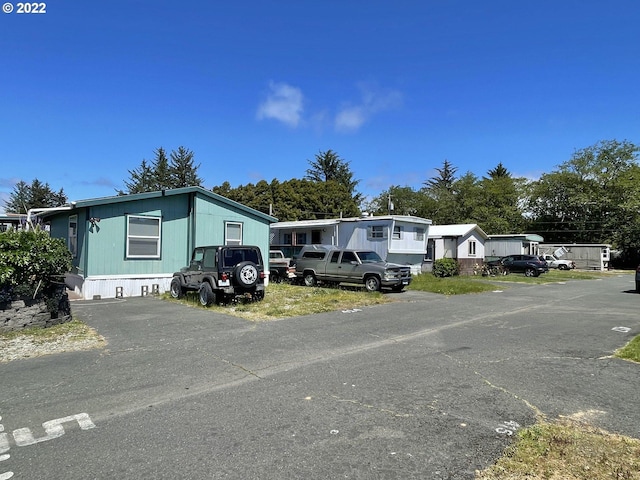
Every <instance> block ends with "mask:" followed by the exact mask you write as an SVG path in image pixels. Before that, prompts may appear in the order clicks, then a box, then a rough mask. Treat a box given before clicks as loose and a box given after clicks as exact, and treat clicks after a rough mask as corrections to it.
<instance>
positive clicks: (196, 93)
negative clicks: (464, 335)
mask: <svg viewBox="0 0 640 480" xmlns="http://www.w3.org/2000/svg"><path fill="white" fill-rule="evenodd" d="M2 3H5V5H3V10H6V9H7V7H6V2H4V1H3V2H2ZM10 3H11V4H12V6H13V7H14V11H13V12H12V13H0V166H1V168H0V211H2V210H3V204H4V202H3V201H2V200H4V199H6V198H8V195H9V194H10V193H11V192H12V191H13V188H14V185H15V183H16V182H17V181H19V180H24V181H26V182H27V183H31V181H32V180H33V179H35V178H37V179H39V180H41V181H43V182H47V183H49V185H50V186H51V188H52V189H54V190H56V191H57V190H59V189H60V188H63V189H64V191H65V193H66V194H67V196H68V197H69V200H70V201H71V200H81V199H88V198H96V197H102V196H110V195H113V194H115V192H116V189H121V188H124V180H127V179H128V178H129V174H128V170H131V169H134V168H137V167H138V166H139V165H140V162H141V161H142V160H143V159H147V160H151V159H153V156H154V153H153V152H154V150H155V149H156V148H158V147H160V146H162V147H164V148H165V149H166V150H168V151H171V150H173V149H177V148H178V147H179V146H185V147H187V148H189V149H191V150H192V151H193V152H194V153H195V160H196V163H198V164H200V168H199V170H198V172H199V174H200V177H202V178H203V179H204V186H205V187H206V188H211V187H213V186H215V185H220V184H222V183H223V182H224V181H228V182H229V183H230V184H231V185H232V186H233V187H236V186H238V185H244V184H247V183H256V182H258V181H259V180H262V179H264V180H267V181H271V180H272V179H274V178H277V179H278V180H281V181H284V180H288V179H291V178H303V177H304V175H305V172H306V170H307V168H309V163H308V160H312V159H313V158H314V156H315V155H316V154H317V153H318V152H320V151H325V150H328V149H332V150H334V151H335V152H337V153H338V154H339V155H340V156H341V157H342V158H343V159H344V160H345V161H347V162H350V167H351V169H352V171H353V172H354V177H355V178H356V179H359V180H360V184H359V186H358V190H359V191H360V192H362V193H364V194H365V195H374V196H375V195H377V194H379V193H380V192H382V191H383V190H385V189H387V188H388V187H389V186H391V185H400V186H411V187H414V188H420V187H421V186H422V183H423V182H424V181H426V180H427V179H429V178H430V177H432V176H434V175H435V174H436V172H435V170H434V168H436V167H441V166H442V162H443V161H444V160H445V159H448V160H449V161H450V162H451V163H452V164H453V165H454V166H455V167H456V168H458V174H462V173H465V172H467V171H470V172H473V173H475V174H476V175H478V176H482V175H484V174H486V172H487V171H488V170H489V169H491V168H494V167H495V166H496V165H497V164H498V163H499V162H502V164H503V165H505V166H506V167H507V169H508V170H509V171H510V172H511V173H512V174H514V175H517V176H526V177H529V178H536V177H538V176H539V175H540V174H541V173H544V172H547V171H550V170H552V169H554V168H555V167H556V166H557V165H558V164H560V163H561V162H563V161H565V160H567V159H569V158H570V157H571V155H572V154H573V153H574V151H575V150H577V149H581V148H584V147H588V146H591V145H593V144H595V143H597V142H598V141H600V140H611V139H617V140H620V141H622V140H628V141H631V142H633V143H636V144H638V143H640V128H639V127H640V94H639V85H640V75H639V73H640V29H639V28H638V25H639V23H640V3H639V2H637V1H635V0H628V1H622V0H610V1H607V2H603V1H600V0H598V1H595V0H560V1H558V0H554V1H547V0H537V1H535V2H517V1H513V0H504V1H503V0H500V1H493V0H483V1H476V0H465V1H462V0H451V1H446V0H437V1H434V0H422V1H419V0H413V1H403V0H395V1H378V0H367V1H364V0H362V1H360V0H337V1H336V0H322V1H312V0H281V1H276V0H273V1H269V0H262V1H257V0H245V1H242V0H241V1H238V2H228V1H225V2H222V1H198V2H196V1H191V2H188V1H187V2H176V1H171V2H169V1H166V0H153V1H151V0H128V1H122V0H110V1H102V2H88V1H86V0H84V1H78V0H66V1H59V0H57V1H51V2H46V13H44V14H18V13H16V10H17V8H18V6H17V2H10Z"/></svg>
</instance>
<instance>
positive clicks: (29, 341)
mask: <svg viewBox="0 0 640 480" xmlns="http://www.w3.org/2000/svg"><path fill="white" fill-rule="evenodd" d="M106 344H107V342H106V340H105V339H104V337H102V336H101V335H99V334H98V332H96V331H95V330H94V329H93V328H91V327H89V326H88V325H86V324H84V323H82V322H80V321H78V320H72V321H71V322H66V323H61V324H58V325H53V326H52V327H48V328H36V327H33V328H26V329H24V330H17V331H12V332H3V333H0V363H2V362H10V361H12V360H19V359H23V358H32V357H41V356H43V355H50V354H54V353H60V352H75V351H79V350H90V349H93V348H102V347H104V346H105V345H106Z"/></svg>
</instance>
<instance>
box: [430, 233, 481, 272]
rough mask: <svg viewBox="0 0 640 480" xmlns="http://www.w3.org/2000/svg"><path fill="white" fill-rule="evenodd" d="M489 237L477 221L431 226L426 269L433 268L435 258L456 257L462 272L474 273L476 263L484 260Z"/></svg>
mask: <svg viewBox="0 0 640 480" xmlns="http://www.w3.org/2000/svg"><path fill="white" fill-rule="evenodd" d="M487 238H489V237H488V235H487V234H486V233H485V232H484V231H483V230H482V229H481V228H480V227H479V226H478V225H477V224H475V223H465V224H454V225H432V226H431V228H429V243H428V247H427V252H428V253H427V261H426V262H425V270H427V271H429V270H431V267H432V265H433V261H435V260H438V259H441V258H455V259H456V260H457V261H458V264H459V266H460V273H465V274H471V273H473V272H474V269H475V268H476V265H481V264H482V262H483V260H484V252H485V242H486V240H487Z"/></svg>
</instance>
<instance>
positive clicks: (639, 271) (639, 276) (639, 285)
mask: <svg viewBox="0 0 640 480" xmlns="http://www.w3.org/2000/svg"><path fill="white" fill-rule="evenodd" d="M636 292H637V293H640V265H638V268H636Z"/></svg>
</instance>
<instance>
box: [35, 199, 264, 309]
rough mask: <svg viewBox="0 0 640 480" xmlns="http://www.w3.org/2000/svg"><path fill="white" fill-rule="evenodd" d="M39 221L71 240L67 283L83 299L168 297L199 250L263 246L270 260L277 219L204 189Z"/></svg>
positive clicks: (94, 203) (80, 204) (79, 208)
mask: <svg viewBox="0 0 640 480" xmlns="http://www.w3.org/2000/svg"><path fill="white" fill-rule="evenodd" d="M39 216H40V217H41V218H42V219H43V220H45V221H46V222H47V223H49V224H50V231H51V236H52V237H56V238H62V239H64V240H65V242H66V243H67V245H68V247H69V250H70V251H71V254H72V257H73V272H71V273H70V274H69V275H68V276H67V284H68V285H69V286H70V287H71V288H73V289H74V290H75V291H76V293H78V294H79V295H80V296H81V297H82V298H84V299H92V298H114V297H119V296H123V297H127V296H140V295H144V294H146V293H152V292H157V293H162V292H164V291H166V290H168V288H169V283H170V281H171V276H172V274H173V272H175V271H177V270H179V269H180V268H182V267H184V266H185V265H187V264H188V263H189V259H190V255H191V251H192V250H193V248H194V247H196V246H203V245H225V244H226V245H240V244H242V245H257V246H258V247H260V250H261V251H262V252H263V257H266V258H268V250H269V227H270V225H271V223H273V222H276V221H277V220H276V219H275V218H273V217H271V216H269V215H267V214H264V213H262V212H259V211H257V210H254V209H252V208H249V207H246V206H244V205H242V204H240V203H237V202H234V201H232V200H229V199H227V198H225V197H223V196H221V195H218V194H215V193H213V192H211V191H209V190H206V189H204V188H201V187H186V188H177V189H172V190H163V191H157V192H149V193H140V194H133V195H120V196H113V197H105V198H98V199H92V200H78V201H76V202H71V203H70V204H68V205H65V206H64V207H61V209H60V210H57V211H50V212H46V213H44V214H40V215H39ZM265 261H266V260H265Z"/></svg>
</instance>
